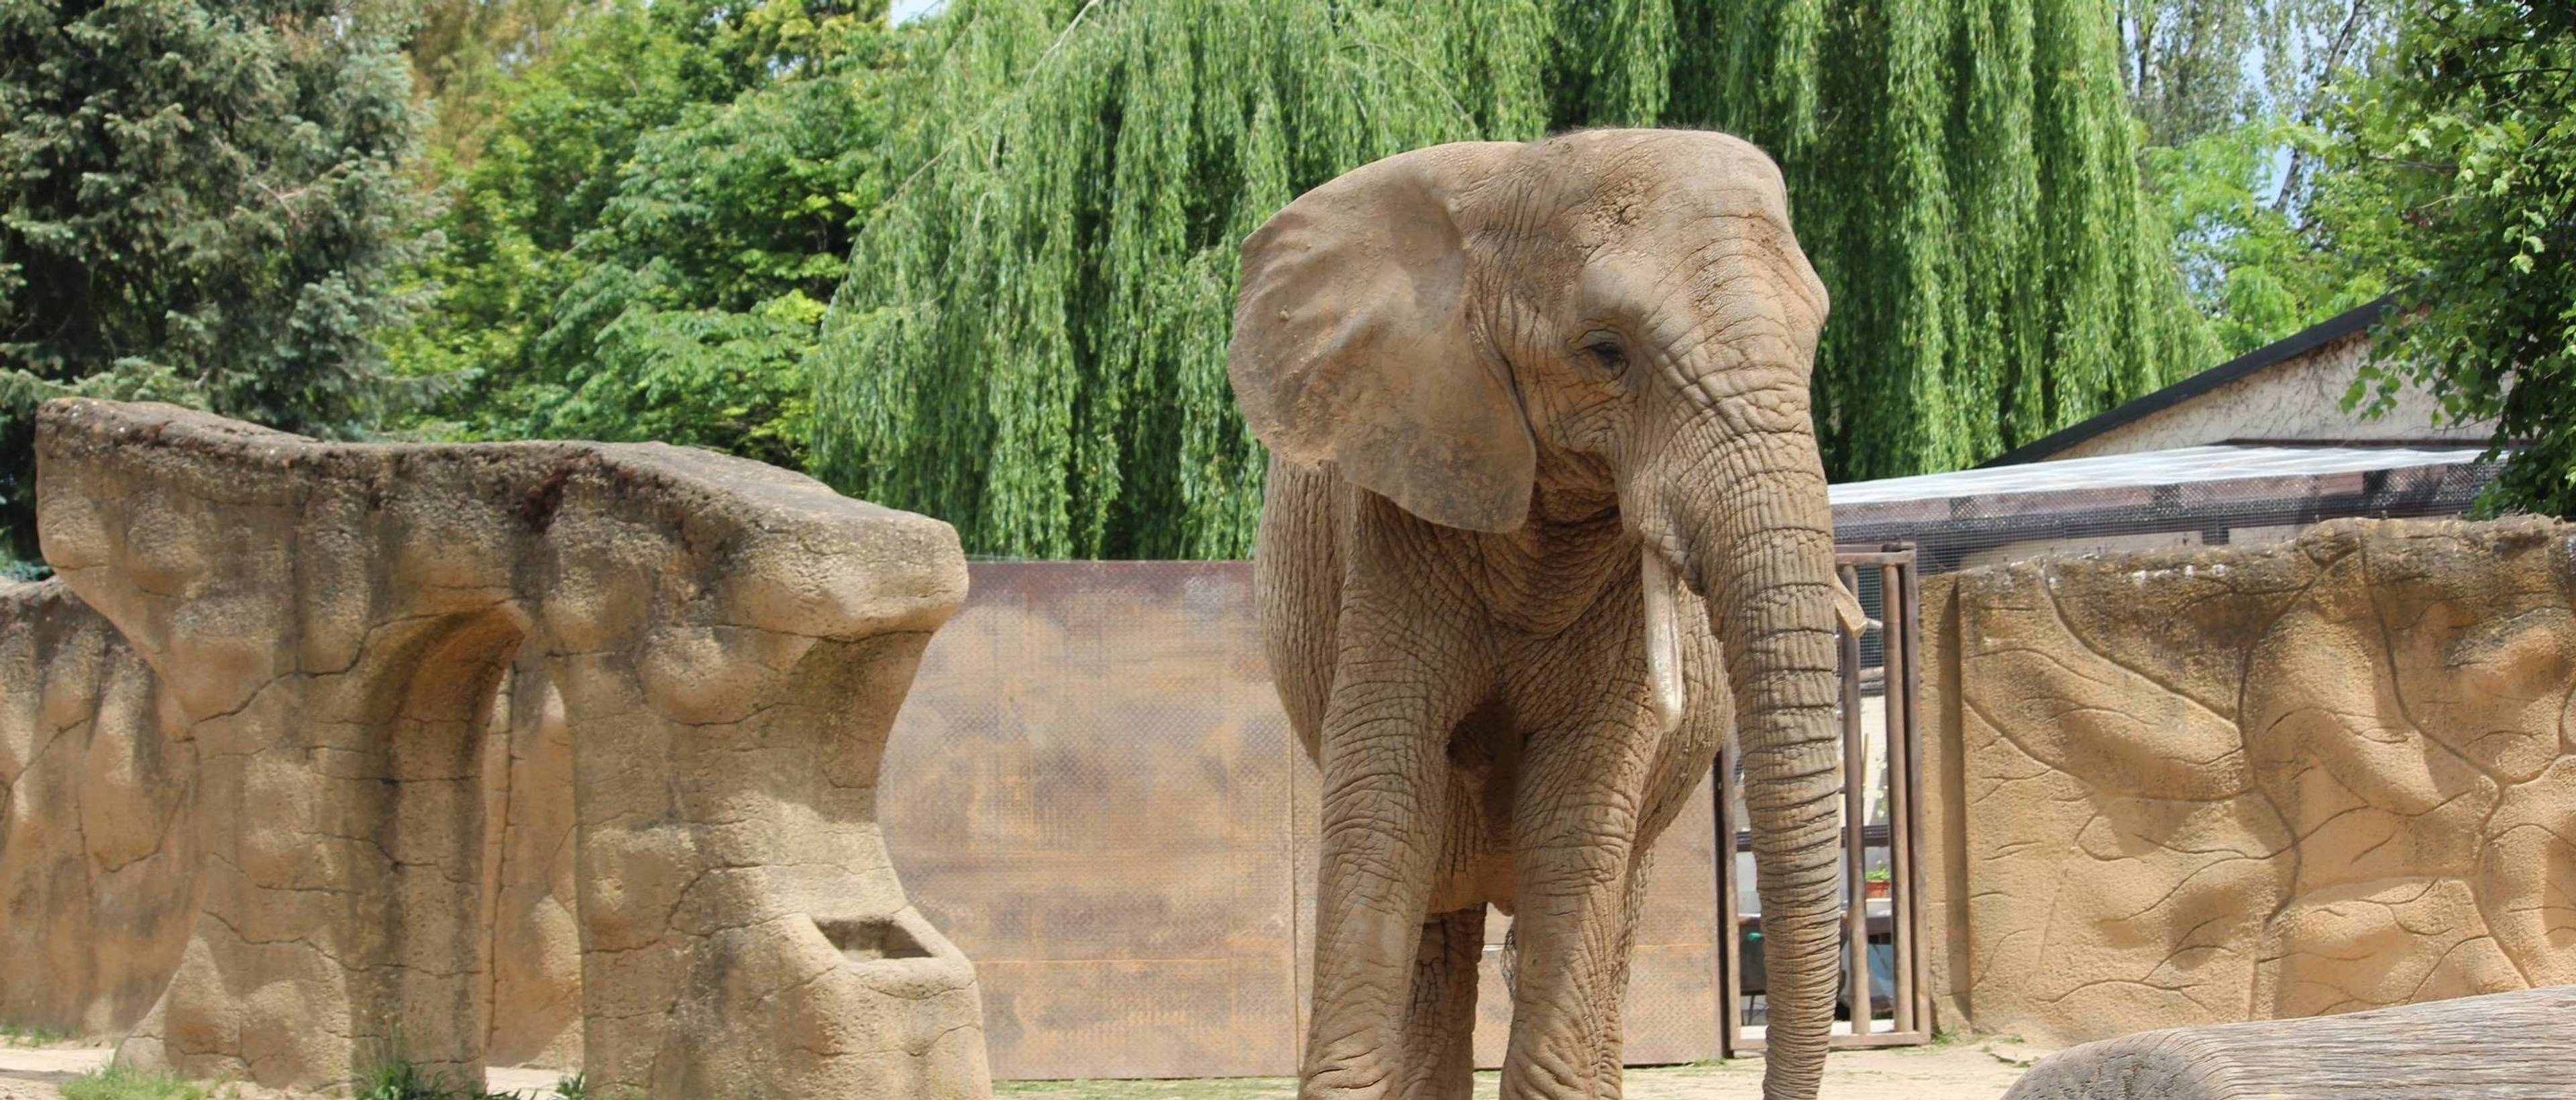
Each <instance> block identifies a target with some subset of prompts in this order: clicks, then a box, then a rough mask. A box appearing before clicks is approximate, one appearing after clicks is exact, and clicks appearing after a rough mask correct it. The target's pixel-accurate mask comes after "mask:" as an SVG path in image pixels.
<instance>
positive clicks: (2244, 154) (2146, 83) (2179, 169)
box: [2120, 0, 2395, 356]
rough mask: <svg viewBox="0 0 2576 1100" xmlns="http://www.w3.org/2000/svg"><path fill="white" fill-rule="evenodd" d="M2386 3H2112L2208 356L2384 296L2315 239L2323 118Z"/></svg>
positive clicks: (2378, 284)
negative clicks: (2312, 213)
mask: <svg viewBox="0 0 2576 1100" xmlns="http://www.w3.org/2000/svg"><path fill="white" fill-rule="evenodd" d="M2394 6H2395V5H2394V4H2393V3H2392V2H2391V0H2255V2H2252V3H2211V2H2209V0H2121V3H2120V9H2121V14H2120V19H2121V23H2122V26H2123V34H2122V43H2123V46H2124V49H2125V52H2126V57H2127V60H2126V61H2125V63H2124V65H2123V72H2124V73H2125V74H2126V75H2127V78H2128V85H2129V92H2130V106H2131V109H2132V110H2133V112H2134V113H2135V114H2136V116H2137V121H2138V126H2139V128H2140V130H2141V132H2142V134H2143V145H2142V147H2141V149H2140V157H2139V163H2140V167H2141V170H2142V173H2143V178H2144V182H2145V184H2146V187H2147V190H2148V192H2149V194H2150V195H2151V196H2153V201H2154V205H2155V206H2156V207H2157V209H2158V211H2159V213H2160V214H2161V215H2162V221H2163V225H2164V228H2165V230H2166V231H2167V232H2168V233H2170V234H2171V238H2172V241H2173V245H2172V249H2173V253H2174V258H2175V261H2176V262H2177V263H2178V264H2179V265H2180V266H2181V268H2182V273H2183V280H2184V285H2185V287H2186V289H2187V291H2188V293H2189V295H2190V298H2191V300H2192V302H2193V304H2194V305H2196V306H2197V307H2198V308H2199V310H2200V312H2201V313H2202V314H2203V315H2204V316H2205V317H2207V318H2208V319H2209V322H2210V335H2211V336H2212V337H2213V338H2214V339H2215V341H2216V343H2217V354H2219V355H2221V356H2232V355H2236V354H2240V353H2243V352H2246V351H2250V350H2252V349H2254V348H2256V347H2260V346H2262V345H2263V344H2267V343H2270V342H2271V341H2273V340H2276V339H2279V338H2281V337H2283V336H2286V335H2288V334H2290V333H2291V332H2294V331H2296V330H2298V329H2300V328H2304V327H2306V326H2307V325H2310V324H2314V323H2315V322H2317V321H2321V320H2323V319H2325V318H2326V317H2329V316H2332V315H2334V314H2336V313H2341V312H2343V311H2344V310H2346V309H2349V308H2351V307H2353V306H2356V305H2359V304H2361V303H2363V302H2367V301H2369V300H2371V299H2372V298H2375V297H2377V296H2378V295H2379V294H2380V293H2382V292H2383V291H2384V290H2385V289H2386V280H2385V277H2384V276H2383V275H2382V274H2381V273H2379V272H2377V271H2375V270H2372V269H2369V268H2366V267H2363V266H2361V265H2358V264H2356V263H2354V262H2353V257H2351V256H2349V255H2347V254H2344V253H2341V252H2337V251H2334V250H2330V249H2324V248H2321V247H2319V243H2320V239H2319V232H2320V231H2319V227H2318V226H2317V225H2316V224H2315V223H2314V222H2313V220H2312V219H2311V218H2310V217H2309V208H2310V207H2311V206H2312V205H2313V204H2314V202H2315V201H2316V198H2317V195H2318V193H2319V192H2320V191H2321V190H2322V189H2324V188H2327V187H2330V186H2332V183H2333V181H2331V180H2328V179H2324V178H2322V177H2321V176H2320V174H2319V172H2318V171H2317V169H2318V167H2319V165H2320V163H2321V161H2322V160H2323V154H2324V152H2325V149H2326V146H2327V145H2328V144H2329V143H2330V138H2329V135H2327V134H2326V133H2325V132H2324V130H2323V129H2322V128H2321V126H2320V125H2319V120H2320V119H2321V118H2322V112H2325V111H2328V110H2330V109H2331V108H2332V106H2333V105H2334V104H2335V102H2336V101H2337V100H2336V95H2337V88H2338V86H2339V83H2340V82H2344V81H2348V80H2349V79H2351V78H2352V76H2353V74H2354V66H2355V65H2356V64H2357V63H2358V62H2360V61H2361V60H2363V59H2364V58H2366V57H2367V56H2368V55H2369V54H2370V52H2371V51H2372V50H2373V49H2374V48H2375V46H2376V44H2377V43H2380V42H2383V41H2385V39H2386V37H2387V33H2388V22H2389V12H2390V9H2391V8H2393V7H2394Z"/></svg>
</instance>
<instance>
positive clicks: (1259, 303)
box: [1226, 130, 1860, 1100]
mask: <svg viewBox="0 0 2576 1100" xmlns="http://www.w3.org/2000/svg"><path fill="white" fill-rule="evenodd" d="M1826 308H1827V302H1826V294H1825V288H1824V285H1823V284H1822V283H1821V282H1820V281H1819V280H1818V278H1817V275H1816V272H1815V270H1814V268H1812V267H1811V266H1810V265H1809V263H1808V261H1807V258H1806V256H1805V254H1804V253H1803V252H1802V251H1800V249H1799V247H1798V243H1797V239H1796V237H1795V236H1794V235H1793V233H1792V232H1791V230H1790V224H1789V211H1788V199H1787V195H1786V191H1785V187H1784V184H1783V182H1782V180H1781V176H1780V172H1779V169H1778V168H1777V166H1776V165H1774V164H1773V163H1772V161H1771V160H1770V158H1769V157H1768V156H1766V155H1765V154H1764V153H1762V152H1761V151H1760V150H1759V149H1757V148H1755V147H1754V146H1752V145H1751V144H1748V143H1746V142H1744V141H1742V140H1739V139H1737V138H1733V137H1730V136H1727V135H1724V134H1718V133H1710V132H1700V131H1681V130H1589V131H1577V132H1572V133H1566V134H1560V135H1556V136H1553V137H1549V138H1546V139H1544V140H1539V141H1534V142H1529V143H1518V142H1467V143H1459V144H1449V145H1439V146H1433V147H1429V148H1423V149H1417V150H1414V151H1412V152H1407V153H1402V154H1399V155H1396V156H1392V157H1389V158H1387V159H1384V160H1379V161H1376V162H1374V163H1371V164H1368V165H1365V166H1363V167H1360V168H1357V169H1354V170H1352V171H1350V172H1349V173H1346V174H1344V175H1342V176H1340V177H1338V178H1336V179H1333V180H1331V181H1330V182H1327V183H1325V184H1323V185H1322V186H1319V187H1316V188H1315V189H1313V190H1311V191H1308V192H1306V193H1305V194H1303V195H1301V196H1300V197H1298V198H1297V199H1296V200H1294V201H1293V202H1291V203H1290V204H1289V205H1288V206H1287V207H1285V208H1284V209H1282V210H1280V211H1279V212H1278V213H1277V214H1276V215H1274V216H1272V217H1271V219H1270V220H1269V221H1268V222H1266V223H1265V224H1263V225H1262V226H1261V227H1260V228H1259V229H1257V230H1256V231H1254V232H1253V233H1252V234H1251V235H1250V236H1249V237H1247V238H1246V239H1245V241H1244V245H1243V256H1242V268H1241V281H1240V284H1239V292H1238V297H1237V301H1236V311H1235V316H1234V328H1233V334H1232V339H1231V342H1230V343H1229V345H1228V347H1227V353H1226V354H1227V374H1228V378H1229V380H1230V381H1231V383H1232V385H1233V388H1234V392H1235V397H1236V400H1237V402H1238V403H1239V405H1240V406H1241V408H1242V411H1243V415H1244V418H1245V421H1246V423H1247V424H1248V425H1249V427H1250V428H1251V430H1252V432H1253V433H1254V434H1255V435H1256V436H1257V437H1258V438H1259V439H1260V441H1261V442H1262V443H1263V444H1264V445H1265V446H1266V447H1267V448H1268V449H1269V452H1270V459H1269V466H1268V470H1267V478H1268V481H1267V486H1266V494H1265V499H1264V501H1263V506H1262V513H1261V518H1260V523H1259V527H1258V530H1257V533H1256V536H1255V540H1256V541H1255V550H1254V563H1255V564H1254V575H1255V580H1254V587H1255V593H1256V598H1257V601H1258V609H1259V614H1260V619H1261V632H1262V636H1263V643H1264V648H1265V651H1266V656H1267V658H1268V660H1269V662H1270V666H1271V670H1272V673H1273V675H1274V677H1275V680H1276V683H1277V686H1278V691H1279V695H1280V697H1281V701H1282V703H1283V704H1284V706H1285V708H1286V711H1287V715H1288V720H1289V723H1290V725H1291V727H1292V728H1293V729H1294V730H1295V731H1296V733H1297V735H1298V737H1299V738H1300V739H1301V740H1302V742H1303V745H1304V748H1305V750H1306V752H1307V753H1308V755H1309V756H1310V757H1312V758H1313V759H1314V761H1315V763H1316V764H1317V766H1318V767H1319V769H1320V772H1321V775H1322V784H1321V788H1320V790H1321V799H1322V809H1321V818H1320V821H1321V836H1320V837H1319V838H1318V839H1317V848H1318V851H1319V859H1320V866H1319V867H1318V869H1317V877H1316V899H1315V900H1316V910H1315V911H1316V929H1315V937H1314V962H1313V966H1314V970H1313V983H1312V998H1313V1001H1312V1006H1311V1007H1312V1010H1311V1012H1310V1015H1309V1019H1310V1026H1309V1030H1308V1032H1307V1038H1306V1045H1305V1050H1304V1056H1303V1062H1302V1065H1301V1075H1300V1082H1301V1083H1300V1090H1301V1091H1300V1094H1299V1095H1300V1097H1301V1098H1302V1100H1361V1098H1365V1100H1378V1098H1381V1097H1402V1098H1408V1100H1410V1098H1440V1100H1451V1098H1456V1100H1463V1098H1465V1097H1466V1096H1467V1095H1468V1094H1469V1088H1470V1082H1471V1079H1472V1069H1473V1065H1472V1055H1471V1053H1470V1042H1469V1036H1470V1033H1471V1031H1472V1028H1473V1021H1474V1016H1475V1011H1474V1004H1475V997H1476V963H1477V959H1478V956H1479V953H1480V952H1481V950H1482V944H1483V940H1484V935H1483V922H1484V917H1485V911H1486V906H1487V905H1488V903H1490V904H1491V905H1492V906H1494V907H1495V908H1497V909H1499V910H1501V911H1503V912H1505V913H1508V914H1511V915H1512V919H1513V925H1512V939H1513V940H1514V942H1515V949H1516V951H1517V958H1516V959H1515V960H1514V969H1515V970H1516V977H1515V980H1514V982H1513V983H1512V989H1511V998H1512V1016H1511V1031H1510V1042H1509V1048H1508V1053H1507V1056H1506V1058H1505V1061H1504V1065H1503V1070H1502V1095H1503V1096H1504V1097H1506V1098H1513V1100H1517V1098H1524V1097H1528V1098H1537V1097H1548V1098H1570V1097H1584V1098H1600V1097H1616V1096H1618V1095H1619V1092H1620V1073H1621V1069H1620V1067H1621V1060H1620V1042H1621V1038H1620V1022H1619V1003H1620V999H1621V996H1622V994H1623V992H1624V988H1625V986H1626V983H1627V961H1628V956H1629V953H1630V948H1631V946H1632V944H1633V941H1634V933H1635V922H1636V914H1637V910H1638V907H1639V901H1640V899H1641V897H1642V896H1643V890H1644V885H1645V882H1646V877H1647V871H1648V864H1649V858H1648V857H1649V854H1650V851H1651V846H1652V844H1653V842H1654V840H1655V838H1656V836H1657V835H1658V834H1659V833H1660V832H1661V831H1662V830H1663V829H1664V828H1665V827H1666V826H1667V825H1668V824H1670V823H1671V821H1672V820H1673V818H1674V816H1675V815H1676V813H1677V812H1678V811H1679V810H1680V809H1681V807H1682V805H1683V803H1684V800H1685V799H1686V798H1687V797H1689V796H1690V795H1691V793H1692V792H1693V791H1694V790H1695V789H1697V787H1698V784H1699V783H1700V781H1701V779H1702V777H1703V776H1705V775H1707V774H1708V773H1709V772H1710V770H1711V767H1712V764H1713V762H1714V761H1715V759H1716V758H1717V756H1718V752H1719V749H1720V746H1721V744H1722V742H1723V741H1724V739H1726V738H1728V737H1730V736H1732V737H1737V738H1739V739H1740V740H1739V742H1738V744H1739V746H1740V750H1741V759H1742V762H1743V766H1744V768H1745V775H1746V788H1745V793H1746V801H1747V805H1748V812H1749V815H1750V817H1751V824H1752V829H1753V850H1754V855H1755V860H1756V868H1757V872H1758V876H1757V877H1758V882H1759V890H1760V896H1761V899H1762V912H1763V934H1764V936H1765V940H1766V960H1767V962H1768V965H1769V972H1770V973H1769V989H1768V994H1769V997H1770V1025H1769V1034H1768V1060H1767V1062H1766V1064H1765V1066H1764V1085H1763V1087H1764V1094H1765V1095H1766V1096H1767V1097H1772V1098H1784V1097H1812V1096H1814V1095H1815V1091H1816V1088H1817V1085H1818V1081H1819V1077H1820V1076H1821V1074H1822V1072H1823V1066H1824V1056H1825V1046H1826V1041H1827V1035H1828V1033H1829V1032H1830V1029H1831V1026H1832V1019H1833V1006H1834V998H1835V995H1836V983H1837V980H1838V973H1839V972H1838V969H1837V962H1836V958H1835V954H1836V947H1837V944H1838V942H1839V941H1838V938H1837V929H1836V926H1835V919H1836V918H1835V912H1836V908H1837V906H1838V901H1837V895H1836V888H1835V882H1836V867H1837V865H1838V858H1839V855H1838V853H1839V848H1838V843H1839V841H1838V838H1837V828H1838V825H1837V811H1836V805H1837V800H1838V798H1839V793H1840V789H1841V788H1840V783H1841V779H1840V759H1839V753H1838V747H1837V742H1836V733H1837V728H1838V727H1837V725H1836V710H1835V707H1836V700H1837V693H1838V680H1837V675H1838V673H1837V667H1836V652H1837V641H1838V636H1837V634H1836V631H1837V630H1838V629H1851V628H1853V627H1854V623H1855V620H1856V619H1857V617H1858V615H1859V612H1860V609H1859V605H1858V603H1857V601H1856V600H1854V599H1853V598H1852V597H1851V596H1850V595H1849V594H1848V593H1847V592H1846V591H1845V590H1844V588H1843V587H1842V585H1841V584H1840V582H1839V581H1838V579H1837V577H1836V574H1835V568H1834V545H1833V536H1832V519H1831V512H1830V510H1829V507H1828V505H1827V501H1826V496H1825V474H1824V468H1823V463H1822V460H1821V458H1820V456H1819V452H1818V450H1817V447H1816V442H1815V439H1816V437H1815V425H1814V423H1813V419H1812V414H1811V412H1810V409H1809V398H1808V376H1809V373H1810V371H1811V370H1812V368H1813V362H1814V356H1815V347H1816V340H1817V337H1818V332H1819V329H1820V328H1821V327H1822V325H1823V323H1824V319H1825V313H1826ZM1684 609H1692V610H1695V611H1696V612H1698V613H1695V614H1687V615H1686V614H1684V613H1683V611H1684ZM1739 719H1740V720H1739Z"/></svg>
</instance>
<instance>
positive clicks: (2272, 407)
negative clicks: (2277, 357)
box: [2048, 332, 2495, 459]
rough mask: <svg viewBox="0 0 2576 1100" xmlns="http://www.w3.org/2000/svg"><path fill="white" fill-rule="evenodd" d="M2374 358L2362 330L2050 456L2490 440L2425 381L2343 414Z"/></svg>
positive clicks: (2485, 427) (2487, 426) (2483, 427)
mask: <svg viewBox="0 0 2576 1100" xmlns="http://www.w3.org/2000/svg"><path fill="white" fill-rule="evenodd" d="M2369 360H2370V334H2369V333H2367V332H2357V333H2354V334H2352V335H2350V336H2346V337H2344V338H2343V339H2340V340H2336V341H2334V342H2332V343H2329V344H2326V345H2324V346H2322V347H2319V348H2317V349H2316V350H2314V351H2311V352H2309V353H2307V354H2305V355H2302V356H2299V357H2298V358H2296V359H2292V360H2290V361H2288V362H2284V363H2276V364H2274V365H2272V366H2271V367H2269V368H2267V369H2264V370H2261V371H2258V372H2256V373H2254V374H2252V375H2249V376H2247V377H2244V378H2240V379H2237V380H2236V381H2234V382H2230V383H2228V384H2227V385H2224V386H2221V387H2219V388H2217V389H2215V390H2212V391H2210V392H2208V393H2205V394H2202V395H2200V396H2198V397H2195V398H2192V399H2191V400H2189V401H2185V402H2183V403H2182V404H2179V405H2176V406H2174V407H2172V408H2169V409H2162V410H2159V411H2157V412H2154V413H2150V414H2148V415H2146V416H2144V417H2140V418H2139V419H2137V420H2133V421H2131V422H2129V423H2127V424H2123V425H2120V426H2119V427H2117V428H2113V429H2111V430H2110V431H2107V432H2104V433H2102V434H2101V435H2098V436H2095V437H2093V438H2091V439H2087V440H2085V441H2083V442H2081V443H2078V444H2075V445H2074V446H2072V447H2068V448H2066V449H2065V450H2063V451H2059V452H2057V453H2054V454H2051V455H2049V456H2048V457H2050V458H2052V459H2061V458H2091V457H2094V456H2097V455H2115V454H2133V453H2136V452H2139V451H2163V450H2171V449H2173V448H2176V447H2198V446H2202V445H2205V444H2210V443H2221V442H2225V441H2227V440H2231V439H2268V440H2286V439H2306V440H2389V441H2396V440H2443V439H2448V440H2459V441H2460V442H2463V443H2483V442H2485V441H2486V438H2487V436H2488V434H2489V433H2491V432H2492V431H2494V428H2495V426H2494V425H2493V424H2491V423H2483V424H2465V425H2441V424H2436V423H2435V422H2434V414H2435V413H2437V412H2439V411H2440V410H2441V403H2440V402H2438V401H2436V400H2434V398H2433V395H2432V394H2431V393H2429V392H2427V391H2426V390H2425V389H2424V388H2423V387H2421V386H2415V385H2407V386H2403V387H2400V388H2399V389H2398V391H2397V403H2396V405H2395V406H2394V407H2392V408H2391V409H2389V411H2388V413H2387V415H2385V416H2382V417H2379V418H2377V419H2363V418H2362V417H2361V416H2360V415H2358V414H2355V413H2347V412H2345V411H2343V395H2344V393H2345V391H2347V390H2349V389H2351V388H2352V380H2353V379H2354V378H2355V377H2357V376H2358V375H2359V373H2360V370H2361V367H2362V364H2364V363H2366V362H2368V361H2369Z"/></svg>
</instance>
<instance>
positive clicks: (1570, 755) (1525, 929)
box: [1502, 722, 1654, 1100]
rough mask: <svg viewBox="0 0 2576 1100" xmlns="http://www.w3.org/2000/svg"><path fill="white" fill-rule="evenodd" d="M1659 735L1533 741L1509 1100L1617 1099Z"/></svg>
mask: <svg viewBox="0 0 2576 1100" xmlns="http://www.w3.org/2000/svg"><path fill="white" fill-rule="evenodd" d="M1653 745H1654V738H1653V735H1652V734H1650V733H1648V732H1646V731H1645V730H1643V729H1632V728H1629V724H1628V723H1621V722H1608V723H1603V724H1600V725H1592V726H1587V727H1584V728H1580V729H1570V730H1562V731H1556V732H1554V733H1542V734H1540V735H1538V736H1534V737H1532V738H1531V739H1530V742H1529V747H1528V754H1529V755H1528V757H1527V759H1526V763H1525V765H1524V767H1525V770H1524V772H1523V779H1522V786H1521V790H1520V795H1519V798H1518V799H1517V800H1516V801H1515V803H1514V807H1513V825H1514V832H1515V836H1514V844H1515V849H1516V850H1515V852H1514V859H1513V879H1514V894H1515V899H1516V903H1517V909H1518V911H1517V912H1516V913H1515V914H1514V915H1513V917H1512V939H1513V942H1514V945H1515V948H1516V950H1517V952H1518V956H1519V958H1518V966H1517V971H1518V976H1517V980H1516V981H1515V983H1514V986H1513V990H1512V1033H1511V1047H1510V1049H1509V1051H1508V1052H1507V1054H1506V1055H1505V1057H1504V1061H1503V1081H1502V1086H1503V1087H1502V1095H1503V1100H1540V1098H1545V1100H1616V1098H1617V1097H1618V1096H1619V1094H1620V1093H1619V1086H1620V1080H1619V1064H1620V1058H1619V1051H1620V1042H1619V1040H1620V1036H1619V999H1620V998H1621V997H1622V996H1623V995H1624V994H1625V993H1626V991H1627V990H1626V987H1627V979H1628V959H1627V953H1628V948H1629V940H1630V938H1631V935H1632V931H1633V927H1634V922H1633V920H1632V919H1631V917H1632V914H1631V913H1630V911H1629V910H1630V907H1631V906H1632V905H1633V904H1634V902H1635V900H1636V897H1637V895H1638V894H1639V893H1640V892H1641V889H1642V887H1643V885H1644V877H1643V868H1642V867H1641V866H1640V865H1639V863H1640V861H1639V860H1638V859H1637V858H1636V856H1637V852H1636V846H1637V842H1638V834H1639V830H1640V827H1641V825H1642V824H1643V822H1642V820H1641V817H1640V812H1641V804H1642V802H1643V801H1644V798H1645V788H1646V770H1647V761H1648V759H1649V758H1650V756H1651V749H1652V748H1653Z"/></svg>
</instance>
